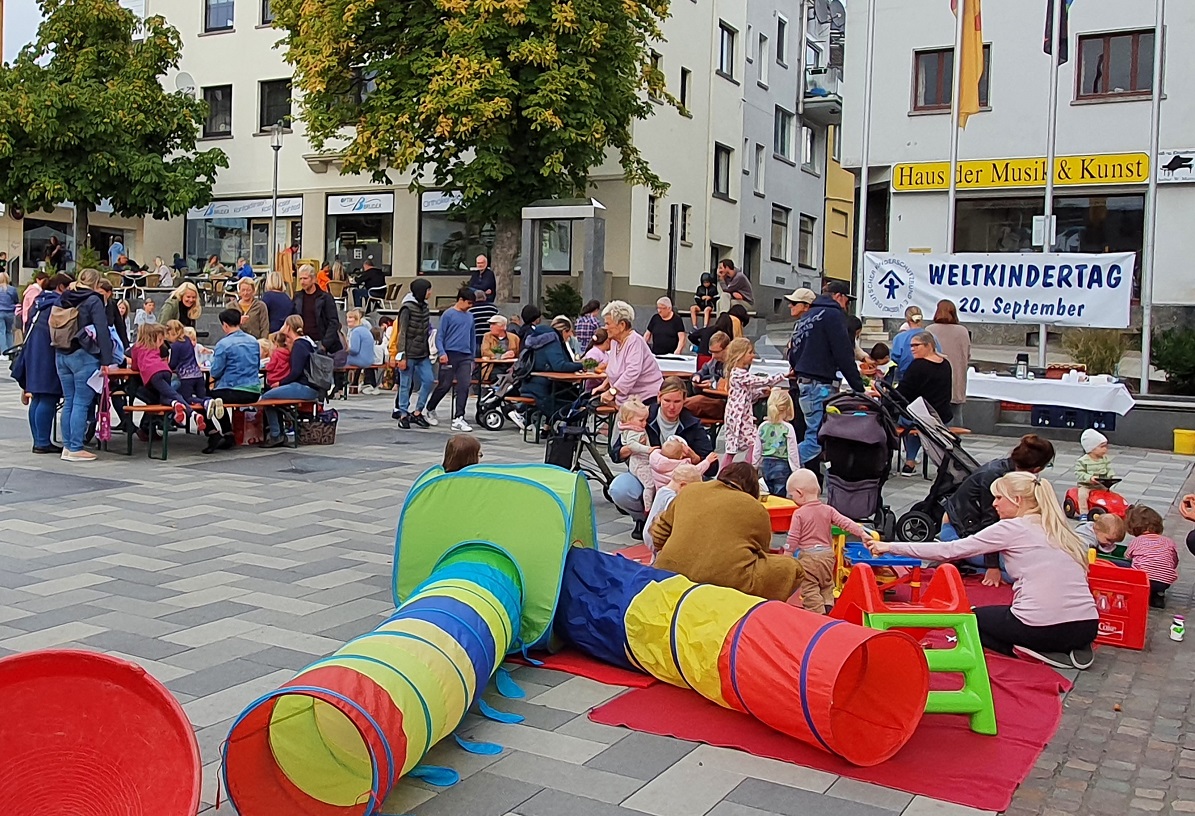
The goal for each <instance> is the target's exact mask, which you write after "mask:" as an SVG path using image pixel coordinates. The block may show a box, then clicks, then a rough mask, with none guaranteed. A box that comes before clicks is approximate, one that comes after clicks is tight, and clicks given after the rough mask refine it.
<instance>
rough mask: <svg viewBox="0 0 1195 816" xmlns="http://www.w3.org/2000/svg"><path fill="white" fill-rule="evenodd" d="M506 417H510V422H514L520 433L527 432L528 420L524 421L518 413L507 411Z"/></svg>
mask: <svg viewBox="0 0 1195 816" xmlns="http://www.w3.org/2000/svg"><path fill="white" fill-rule="evenodd" d="M506 415H507V416H508V417H510V421H511V422H513V423H514V424H515V425H516V426H517V427H518V429H519V430H520V431H525V430H527V420H525V419H523V415H522V414H520V413H519V412H518V411H514V410H511V411H507V412H506Z"/></svg>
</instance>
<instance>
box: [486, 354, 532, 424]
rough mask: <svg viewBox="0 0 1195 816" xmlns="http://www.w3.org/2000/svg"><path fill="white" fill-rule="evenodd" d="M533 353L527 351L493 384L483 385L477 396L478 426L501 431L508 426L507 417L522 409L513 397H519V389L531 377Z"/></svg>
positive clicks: (507, 367) (506, 367)
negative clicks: (513, 411)
mask: <svg viewBox="0 0 1195 816" xmlns="http://www.w3.org/2000/svg"><path fill="white" fill-rule="evenodd" d="M532 355H533V352H532V350H531V349H525V350H524V351H523V352H522V353H520V354H519V359H518V360H516V361H515V363H514V364H513V365H508V366H504V368H505V369H506V370H505V371H503V372H502V373H501V374H499V375H498V379H496V380H495V381H494V382H493V383H490V384H488V385H486V384H482V385H481V386H480V391H479V393H478V396H477V424H478V425H480V426H481V427H483V428H485V429H486V430H487V431H500V430H502V428H503V426H505V425H506V415H507V414H508V413H509V412H510V411H512V410H516V409H517V408H520V407H522V406H521V405H520V404H519V403H517V402H514V401H513V400H512V397H517V396H519V387H520V386H521V385H523V384H524V383H525V382H527V380H528V379H529V378H530V377H531V370H532V365H533V363H534V361H533V359H532Z"/></svg>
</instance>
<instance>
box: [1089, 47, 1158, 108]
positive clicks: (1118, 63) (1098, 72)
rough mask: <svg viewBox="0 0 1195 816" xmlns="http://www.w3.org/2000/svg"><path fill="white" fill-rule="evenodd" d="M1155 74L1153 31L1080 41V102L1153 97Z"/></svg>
mask: <svg viewBox="0 0 1195 816" xmlns="http://www.w3.org/2000/svg"><path fill="white" fill-rule="evenodd" d="M1153 74H1154V33H1153V31H1152V30H1149V31H1131V32H1126V33H1123V34H1095V35H1092V36H1090V37H1080V38H1079V91H1078V94H1077V96H1078V98H1079V99H1091V98H1093V97H1118V96H1138V95H1141V96H1144V95H1147V94H1150V93H1152V91H1153Z"/></svg>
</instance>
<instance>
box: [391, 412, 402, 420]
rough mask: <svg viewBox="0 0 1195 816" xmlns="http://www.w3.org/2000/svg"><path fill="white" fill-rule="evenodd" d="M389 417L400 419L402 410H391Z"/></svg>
mask: <svg viewBox="0 0 1195 816" xmlns="http://www.w3.org/2000/svg"><path fill="white" fill-rule="evenodd" d="M390 418H391V419H402V411H391V412H390Z"/></svg>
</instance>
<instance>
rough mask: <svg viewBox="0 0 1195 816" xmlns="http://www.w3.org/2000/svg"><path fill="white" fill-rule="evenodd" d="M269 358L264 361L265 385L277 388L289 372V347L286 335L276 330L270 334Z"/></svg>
mask: <svg viewBox="0 0 1195 816" xmlns="http://www.w3.org/2000/svg"><path fill="white" fill-rule="evenodd" d="M270 345H271V348H270V359H269V361H268V362H267V363H266V387H267V388H277V387H278V386H279V385H281V384H282V379H283V378H284V377H286V376H287V375H288V374H290V347H289V346H288V345H287V341H286V335H285V334H283V333H282V332H276V333H274V334H272V335H270Z"/></svg>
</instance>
